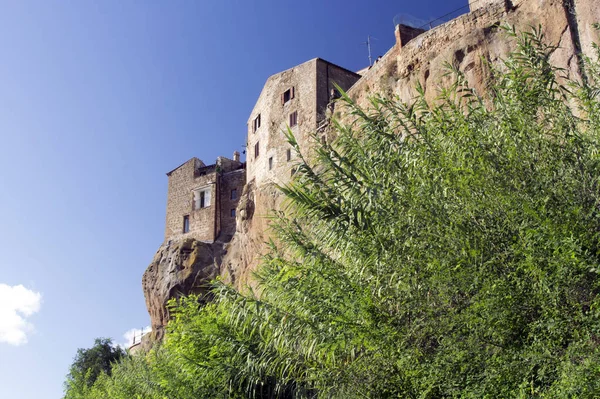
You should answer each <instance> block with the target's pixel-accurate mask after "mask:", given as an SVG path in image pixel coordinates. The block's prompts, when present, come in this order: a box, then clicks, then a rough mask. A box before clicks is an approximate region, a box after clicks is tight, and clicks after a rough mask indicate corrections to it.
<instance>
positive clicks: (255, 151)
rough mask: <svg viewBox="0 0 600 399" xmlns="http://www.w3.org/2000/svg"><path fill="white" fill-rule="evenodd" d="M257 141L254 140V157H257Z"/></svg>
mask: <svg viewBox="0 0 600 399" xmlns="http://www.w3.org/2000/svg"><path fill="white" fill-rule="evenodd" d="M258 149H259V146H258V141H257V142H256V144H254V158H258Z"/></svg>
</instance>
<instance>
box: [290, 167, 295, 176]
mask: <svg viewBox="0 0 600 399" xmlns="http://www.w3.org/2000/svg"><path fill="white" fill-rule="evenodd" d="M296 172H297V170H296V168H292V170H291V171H290V176H291V177H294V175H295V174H296Z"/></svg>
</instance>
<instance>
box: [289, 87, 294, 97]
mask: <svg viewBox="0 0 600 399" xmlns="http://www.w3.org/2000/svg"><path fill="white" fill-rule="evenodd" d="M293 98H294V86H292V91H291V93H290V100H291V99H293Z"/></svg>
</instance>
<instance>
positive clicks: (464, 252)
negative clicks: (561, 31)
mask: <svg viewBox="0 0 600 399" xmlns="http://www.w3.org/2000/svg"><path fill="white" fill-rule="evenodd" d="M508 33H509V35H510V36H511V38H512V40H516V41H518V47H517V50H516V52H515V53H514V54H512V55H511V56H510V58H508V59H507V60H506V61H505V63H504V64H503V65H502V66H500V67H498V68H496V69H494V71H493V76H494V77H493V79H492V80H491V81H490V82H489V88H488V93H489V95H487V96H486V97H485V98H480V97H478V96H477V94H476V93H475V92H474V91H473V90H471V89H470V88H468V87H467V86H466V84H465V79H464V78H462V77H461V76H460V74H458V73H457V72H454V73H455V76H456V77H457V80H456V84H455V85H454V86H453V87H452V88H450V89H447V90H444V91H442V92H441V94H440V98H439V100H438V102H437V103H436V104H435V105H430V104H428V103H426V102H425V101H424V99H423V96H420V97H419V98H417V99H416V100H415V101H414V102H413V103H412V104H404V103H401V102H399V101H393V100H386V99H381V98H374V99H373V100H372V104H371V105H372V107H371V108H370V109H369V110H368V111H367V110H364V109H361V108H359V107H357V106H356V105H354V104H353V103H352V102H351V101H350V99H348V98H344V101H346V102H347V104H348V107H349V109H350V110H351V112H352V114H353V115H354V116H355V117H356V122H355V123H354V124H353V125H351V126H343V125H341V124H336V126H335V128H336V134H337V140H336V141H335V143H334V144H333V146H329V145H324V146H321V147H319V148H317V149H316V152H317V154H316V156H317V159H316V162H304V160H302V162H301V163H300V164H299V166H298V168H299V169H298V173H297V174H296V178H295V180H294V181H293V182H292V183H291V184H290V185H288V186H286V187H282V190H283V192H284V193H285V194H286V195H287V197H288V198H289V207H288V209H286V212H285V213H278V214H276V215H274V229H275V231H276V233H277V235H278V244H272V246H271V250H270V252H269V255H268V256H267V257H266V258H265V260H264V262H263V264H262V266H261V268H260V269H259V271H258V272H257V275H256V279H257V282H258V292H259V293H260V295H259V294H258V293H257V292H253V291H251V290H248V292H245V293H238V292H236V291H235V290H233V289H232V288H230V287H228V286H226V285H223V284H221V283H219V282H216V283H215V286H214V298H215V299H214V301H212V302H211V303H209V304H208V305H205V306H200V305H199V301H198V300H197V298H187V299H185V300H182V301H181V302H180V303H179V304H177V305H174V314H175V316H174V319H173V320H172V322H171V323H170V325H169V332H168V334H167V337H166V340H165V342H164V343H163V344H162V345H161V346H160V347H158V348H155V349H154V350H153V351H152V352H151V353H149V354H148V355H145V356H137V357H136V356H134V357H131V358H128V359H127V360H124V361H121V362H120V363H119V364H118V365H115V366H114V367H113V368H112V375H111V374H109V373H103V374H101V375H100V376H99V377H98V379H97V380H96V382H95V384H94V385H93V386H92V387H90V388H89V389H87V390H86V392H85V393H84V394H82V395H80V396H76V395H72V396H69V395H70V392H68V393H67V397H68V398H76V397H77V398H123V399H130V398H157V399H158V398H161V399H163V398H182V399H183V398H185V399H187V398H245V397H256V398H273V397H282V398H365V397H370V398H388V397H407V398H443V397H463V398H482V397H493V398H497V397H546V398H571V397H577V398H586V397H588V398H591V397H597V396H598V395H600V296H599V293H600V274H599V273H600V153H599V150H600V98H599V96H600V87H599V86H598V85H597V83H598V82H600V80H599V79H600V69H599V67H598V62H597V61H598V59H596V60H595V62H591V61H589V60H588V62H587V64H586V65H585V68H586V72H587V77H588V79H587V80H586V82H585V83H577V82H573V81H568V80H565V79H557V76H558V75H560V74H562V73H563V72H562V71H558V70H556V69H554V68H552V67H551V66H550V64H549V54H550V53H551V52H552V50H553V49H552V48H548V47H547V46H545V45H544V44H543V40H542V37H541V33H540V32H539V31H533V32H532V33H526V34H523V35H516V34H515V33H514V32H511V31H510V30H509V32H508ZM599 59H600V52H599ZM559 81H560V82H561V83H560V84H559ZM594 82H596V83H594ZM289 139H290V142H291V143H292V144H295V141H294V138H293V137H292V136H290V137H289ZM310 165H317V166H314V167H311V166H310Z"/></svg>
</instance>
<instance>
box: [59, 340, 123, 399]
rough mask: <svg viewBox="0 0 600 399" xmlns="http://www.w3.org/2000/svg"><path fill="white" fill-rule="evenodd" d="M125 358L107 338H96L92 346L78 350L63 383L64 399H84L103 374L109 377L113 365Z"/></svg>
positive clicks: (121, 351) (118, 348)
mask: <svg viewBox="0 0 600 399" xmlns="http://www.w3.org/2000/svg"><path fill="white" fill-rule="evenodd" d="M125 356H126V353H125V351H124V350H123V349H121V348H120V347H118V346H114V345H113V344H112V341H111V340H110V339H108V338H96V340H95V341H94V346H92V347H91V348H89V349H82V348H80V349H78V350H77V355H76V356H75V359H74V360H73V364H72V365H71V368H70V370H69V374H68V375H67V380H66V382H65V399H75V398H84V397H86V396H85V393H86V392H87V391H89V389H90V388H91V387H92V386H93V385H94V383H95V382H96V380H97V379H98V378H99V377H100V376H101V375H102V374H103V373H104V374H106V375H107V376H110V375H111V372H112V369H113V367H114V365H115V364H116V363H117V362H119V361H120V360H121V359H122V358H124V357H125Z"/></svg>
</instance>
